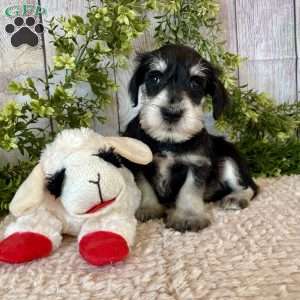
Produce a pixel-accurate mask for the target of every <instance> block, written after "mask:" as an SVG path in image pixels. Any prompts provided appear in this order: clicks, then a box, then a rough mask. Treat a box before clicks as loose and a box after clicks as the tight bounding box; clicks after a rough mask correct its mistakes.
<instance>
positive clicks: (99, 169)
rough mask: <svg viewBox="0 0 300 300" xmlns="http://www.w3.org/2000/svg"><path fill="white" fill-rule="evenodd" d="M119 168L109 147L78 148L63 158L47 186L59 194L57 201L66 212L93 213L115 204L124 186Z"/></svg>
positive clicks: (115, 156)
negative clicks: (61, 164)
mask: <svg viewBox="0 0 300 300" xmlns="http://www.w3.org/2000/svg"><path fill="white" fill-rule="evenodd" d="M121 169H122V165H121V163H120V161H119V158H118V156H117V155H116V154H115V153H114V152H113V150H112V149H107V150H106V149H99V150H98V151H90V150H84V151H77V152H75V153H72V154H71V155H69V156H68V157H67V158H66V159H65V160H64V168H63V169H61V170H60V171H58V173H56V174H54V175H53V176H52V177H50V178H49V179H48V189H49V191H50V193H52V194H56V195H55V196H56V197H59V198H57V201H61V202H62V204H63V206H64V208H65V209H66V211H67V212H69V213H71V214H76V215H85V214H95V213H97V212H99V211H100V210H102V209H103V208H104V207H107V206H108V205H114V202H115V201H116V200H117V198H118V195H119V194H120V192H121V190H122V189H123V188H124V185H125V182H124V178H123V176H122V173H121V172H120V170H121ZM59 191H60V193H59ZM58 193H59V194H58Z"/></svg>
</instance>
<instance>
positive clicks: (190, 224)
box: [165, 169, 210, 232]
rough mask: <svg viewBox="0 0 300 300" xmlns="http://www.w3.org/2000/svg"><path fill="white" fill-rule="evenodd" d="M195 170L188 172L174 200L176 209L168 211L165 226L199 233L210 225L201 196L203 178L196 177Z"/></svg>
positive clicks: (203, 186)
mask: <svg viewBox="0 0 300 300" xmlns="http://www.w3.org/2000/svg"><path fill="white" fill-rule="evenodd" d="M195 173H197V172H196V171H195V170H193V169H191V170H189V171H188V174H187V178H186V181H185V183H184V185H183V186H182V188H181V190H180V192H179V194H178V197H177V199H176V208H175V209H171V210H169V211H168V215H167V218H166V220H165V223H166V226H167V227H171V228H174V229H175V230H178V231H181V232H184V231H187V230H189V231H199V230H201V229H203V228H205V227H207V226H208V225H209V224H210V221H209V218H208V217H207V215H206V212H205V205H204V201H203V194H204V189H205V178H201V177H198V176H197V174H195Z"/></svg>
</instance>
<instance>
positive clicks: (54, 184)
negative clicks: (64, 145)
mask: <svg viewBox="0 0 300 300" xmlns="http://www.w3.org/2000/svg"><path fill="white" fill-rule="evenodd" d="M65 173H66V169H61V170H60V171H57V172H56V173H55V174H53V175H50V176H48V177H47V185H46V187H47V189H48V191H49V192H50V193H51V194H52V195H53V196H55V198H58V197H60V195H61V192H62V187H63V182H64V179H65Z"/></svg>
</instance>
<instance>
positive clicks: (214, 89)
mask: <svg viewBox="0 0 300 300" xmlns="http://www.w3.org/2000/svg"><path fill="white" fill-rule="evenodd" d="M207 93H208V94H209V95H210V96H211V98H212V105H213V117H214V119H215V120H217V119H218V118H219V117H220V116H221V114H222V112H223V111H224V109H225V107H226V106H227V104H228V103H229V98H228V94H227V91H226V89H225V87H224V85H223V83H222V82H221V81H220V79H219V78H218V72H217V70H215V69H214V68H213V67H211V77H210V79H209V83H208V90H207Z"/></svg>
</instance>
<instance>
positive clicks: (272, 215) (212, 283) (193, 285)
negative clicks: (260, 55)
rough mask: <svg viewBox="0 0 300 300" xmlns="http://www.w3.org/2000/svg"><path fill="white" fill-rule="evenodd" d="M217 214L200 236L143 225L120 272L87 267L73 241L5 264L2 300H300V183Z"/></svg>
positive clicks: (287, 183)
mask: <svg viewBox="0 0 300 300" xmlns="http://www.w3.org/2000/svg"><path fill="white" fill-rule="evenodd" d="M212 214H213V223H212V225H211V226H210V227H209V228H208V229H205V230H203V231H202V232H199V233H184V234H181V233H179V232H175V231H173V230H169V229H165V228H164V226H163V224H162V222H161V221H150V222H148V223H145V224H140V225H139V226H138V232H137V238H136V245H135V247H134V249H133V250H132V253H131V255H130V257H129V258H128V259H127V260H126V262H124V263H119V264H117V265H114V266H106V267H93V266H90V265H87V264H86V263H85V262H84V261H83V260H82V259H81V258H80V257H79V255H78V253H77V249H76V243H75V240H74V239H73V238H70V237H69V238H66V239H65V241H64V243H63V246H62V247H61V248H60V249H59V250H58V251H57V252H55V253H54V254H53V255H51V257H48V258H45V259H41V260H39V261H35V262H32V263H28V264H23V265H5V264H2V265H0V299H1V300H6V299H13V300H21V299H26V300H33V299H37V300H39V299H51V300H55V299H71V300H73V299H74V300H75V299H76V300H88V299H99V300H105V299H116V300H119V299H143V300H150V299H153V300H154V299H159V300H171V299H172V300H173V299H183V300H189V299H204V300H210V299H222V300H225V299H230V300H243V299H244V300H250V299H255V300H259V299H262V300H273V299H274V300H275V299H283V300H286V299H294V300H299V299H300V176H292V177H282V178H280V179H277V180H271V181H268V180H267V181H265V182H264V183H263V189H262V192H261V194H260V196H259V197H258V198H257V199H256V200H255V201H254V202H252V205H251V206H250V207H249V208H247V209H244V210H242V211H240V212H237V211H235V212H234V211H222V210H221V209H218V208H214V209H213V210H212Z"/></svg>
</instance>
